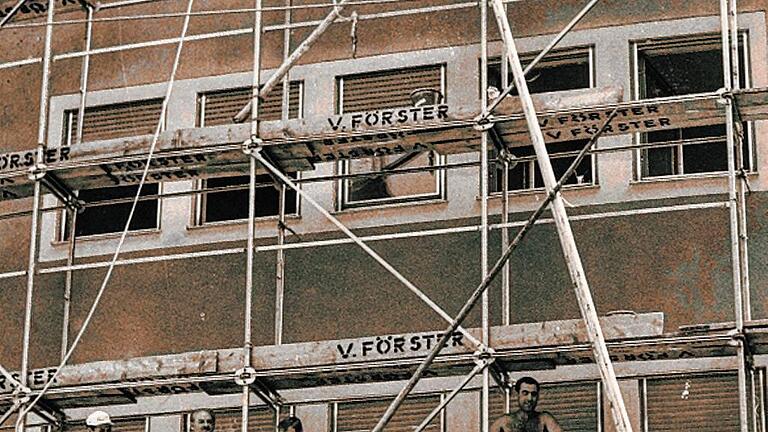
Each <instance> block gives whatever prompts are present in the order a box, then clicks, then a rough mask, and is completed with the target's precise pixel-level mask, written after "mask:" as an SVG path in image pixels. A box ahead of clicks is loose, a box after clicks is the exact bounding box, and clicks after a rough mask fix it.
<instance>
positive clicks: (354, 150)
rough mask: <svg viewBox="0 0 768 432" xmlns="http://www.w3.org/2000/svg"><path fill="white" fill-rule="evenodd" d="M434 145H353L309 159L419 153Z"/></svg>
mask: <svg viewBox="0 0 768 432" xmlns="http://www.w3.org/2000/svg"><path fill="white" fill-rule="evenodd" d="M433 148H434V146H432V145H431V144H428V143H419V142H417V143H414V144H394V145H391V146H386V145H380V146H376V147H363V146H357V147H351V148H344V149H341V150H335V149H328V151H325V152H322V153H316V154H313V155H312V156H310V157H308V158H307V160H308V161H309V162H311V163H318V162H333V161H337V160H345V159H357V158H363V157H373V156H390V155H398V154H405V153H419V152H424V151H428V150H432V149H433Z"/></svg>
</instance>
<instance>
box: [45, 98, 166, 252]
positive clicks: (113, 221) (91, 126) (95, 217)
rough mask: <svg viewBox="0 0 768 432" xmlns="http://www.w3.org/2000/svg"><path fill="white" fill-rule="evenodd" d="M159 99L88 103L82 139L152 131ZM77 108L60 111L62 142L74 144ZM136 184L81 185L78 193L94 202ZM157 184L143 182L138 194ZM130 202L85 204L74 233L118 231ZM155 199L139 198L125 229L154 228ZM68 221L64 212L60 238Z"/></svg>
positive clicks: (129, 192) (124, 193) (125, 193)
mask: <svg viewBox="0 0 768 432" xmlns="http://www.w3.org/2000/svg"><path fill="white" fill-rule="evenodd" d="M162 103H163V100H162V99H148V100H140V101H132V102H125V103H119V104H111V105H103V106H96V107H88V108H86V110H85V116H84V117H83V135H82V141H83V142H85V141H97V140H107V139H115V138H122V137H128V136H138V135H151V134H154V133H155V129H156V128H157V122H158V120H159V119H160V112H161V110H162ZM78 115H79V113H78V110H67V111H65V112H64V131H63V134H62V136H63V137H64V138H63V140H62V141H63V144H64V145H77V144H76V143H77V139H76V136H77V122H78ZM137 188H138V185H126V186H116V187H108V188H98V189H84V190H80V191H79V192H78V197H79V198H80V199H82V200H84V201H85V202H96V201H105V200H113V199H120V198H126V199H129V198H132V197H133V196H135V195H136V190H137ZM159 191H160V188H159V186H158V185H157V184H146V185H144V187H143V188H142V192H141V194H142V195H157V194H158V193H159ZM130 210H131V203H130V202H126V203H119V204H105V205H101V206H96V207H88V208H86V209H85V211H84V212H83V213H82V214H79V215H78V216H77V222H76V227H75V235H76V236H78V237H79V236H90V235H99V234H109V233H116V232H121V231H122V230H123V228H125V222H126V221H127V220H128V213H129V212H130ZM159 213H160V212H159V201H158V200H157V199H152V200H145V201H139V203H138V205H137V206H136V212H135V214H134V216H133V219H132V220H131V225H130V227H129V230H131V231H136V230H148V229H157V228H159V226H160V220H159V216H160V215H159ZM69 226H70V221H69V220H68V217H67V212H64V216H63V223H62V224H61V228H62V230H61V235H60V238H61V239H64V240H66V239H68V236H69Z"/></svg>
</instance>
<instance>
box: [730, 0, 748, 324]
mask: <svg viewBox="0 0 768 432" xmlns="http://www.w3.org/2000/svg"><path fill="white" fill-rule="evenodd" d="M728 21H729V26H730V31H731V76H732V78H731V80H732V83H733V86H732V87H733V89H739V88H741V80H740V79H739V76H740V74H741V71H740V69H741V68H740V67H739V63H740V60H739V59H740V57H739V23H738V7H737V0H730V7H729V11H728ZM747 48H748V47H747V46H746V45H745V46H744V48H743V49H744V50H746V49H747ZM734 109H736V107H734ZM735 118H736V116H734V119H735ZM735 126H736V127H737V128H738V129H737V130H736V131H735V132H738V133H736V134H734V140H735V141H734V145H735V147H736V170H737V172H738V173H739V174H740V177H741V181H737V182H736V200H737V201H736V202H737V203H738V205H739V263H740V264H741V292H742V294H741V295H742V306H743V309H744V320H745V321H750V320H751V319H752V306H751V301H750V283H749V253H748V247H747V243H748V240H749V236H748V235H747V197H746V191H745V186H746V182H747V178H746V174H745V171H744V147H743V144H744V141H743V140H744V139H745V133H746V131H744V130H743V127H742V125H741V124H736V125H735Z"/></svg>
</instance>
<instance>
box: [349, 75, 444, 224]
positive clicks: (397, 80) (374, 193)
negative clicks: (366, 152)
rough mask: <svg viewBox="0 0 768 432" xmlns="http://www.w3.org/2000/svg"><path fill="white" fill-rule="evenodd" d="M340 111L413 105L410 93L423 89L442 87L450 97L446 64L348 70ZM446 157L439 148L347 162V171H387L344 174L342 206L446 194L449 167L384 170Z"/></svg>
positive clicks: (424, 164)
mask: <svg viewBox="0 0 768 432" xmlns="http://www.w3.org/2000/svg"><path fill="white" fill-rule="evenodd" d="M336 84H337V95H338V98H337V105H336V109H337V113H339V114H343V113H348V112H362V111H375V110H377V109H383V108H396V107H403V106H410V105H412V104H413V103H412V101H411V98H410V94H411V92H412V91H414V90H417V89H433V90H438V91H440V93H441V94H442V95H443V97H445V94H446V84H445V66H444V65H434V66H420V67H414V68H406V69H395V70H387V71H378V72H370V73H364V74H356V75H345V76H341V77H338V78H337V82H336ZM444 159H445V158H444V157H442V156H440V155H438V154H437V153H435V152H425V153H410V154H392V155H383V156H372V157H370V158H364V159H355V160H348V161H341V162H339V165H338V170H339V172H340V173H341V174H360V173H382V174H380V175H377V176H370V177H357V178H352V179H343V180H340V181H339V183H338V188H339V200H338V204H339V205H338V207H339V209H340V210H342V209H346V208H354V207H365V206H371V205H380V204H392V203H399V202H410V201H417V200H429V199H440V198H443V197H444V196H445V172H444V170H437V169H432V170H421V171H418V172H409V173H400V174H384V173H385V172H386V171H390V170H394V169H405V168H426V167H437V166H441V165H443V164H444V163H445V160H444Z"/></svg>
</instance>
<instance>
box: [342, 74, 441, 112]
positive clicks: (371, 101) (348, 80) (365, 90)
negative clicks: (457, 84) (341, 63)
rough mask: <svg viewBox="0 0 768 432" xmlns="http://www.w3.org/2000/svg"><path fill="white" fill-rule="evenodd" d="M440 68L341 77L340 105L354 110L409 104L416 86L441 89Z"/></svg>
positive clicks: (346, 110) (345, 109)
mask: <svg viewBox="0 0 768 432" xmlns="http://www.w3.org/2000/svg"><path fill="white" fill-rule="evenodd" d="M442 68H443V67H442V66H441V65H432V66H424V67H417V68H408V69H398V70H393V71H384V72H372V73H365V74H356V75H347V76H344V77H341V78H340V80H342V81H343V87H342V89H343V93H342V95H341V97H342V102H343V104H342V107H341V108H342V110H343V112H355V111H374V110H377V109H385V108H395V107H401V106H409V105H411V99H410V94H411V92H412V91H414V90H416V89H423V88H431V89H435V90H439V91H441V92H443V91H444V89H443V86H442Z"/></svg>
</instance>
